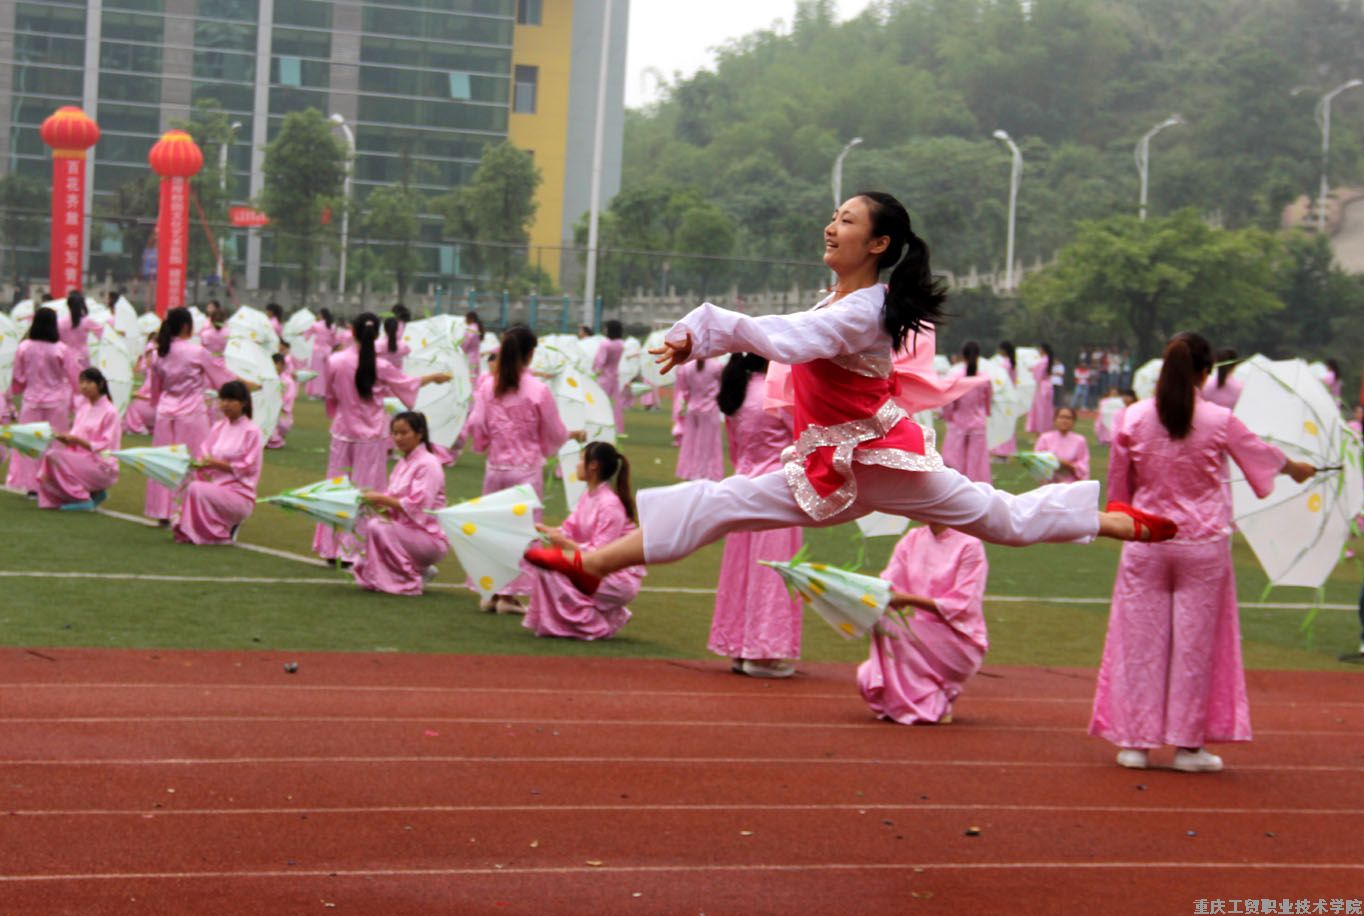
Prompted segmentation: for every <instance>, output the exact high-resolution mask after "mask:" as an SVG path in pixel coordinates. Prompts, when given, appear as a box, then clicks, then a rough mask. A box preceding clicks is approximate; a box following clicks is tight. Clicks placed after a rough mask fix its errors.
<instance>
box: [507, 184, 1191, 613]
mask: <svg viewBox="0 0 1364 916" xmlns="http://www.w3.org/2000/svg"><path fill="white" fill-rule="evenodd" d="M824 260H825V263H826V264H827V265H829V266H830V267H831V268H832V269H833V270H834V273H835V275H836V276H837V278H838V283H837V285H836V288H835V290H834V293H833V295H831V296H829V297H828V298H827V299H826V300H824V301H822V302H821V303H819V305H817V306H816V307H815V308H814V309H813V310H812V311H809V312H802V313H798V314H794V315H767V316H763V317H759V318H753V317H750V316H747V315H743V314H740V313H738V312H731V311H728V310H725V309H721V308H717V307H716V306H714V305H711V304H709V303H707V304H705V305H703V306H701V307H700V308H699V309H696V310H695V311H693V312H692V313H691V314H689V315H688V316H687V317H685V318H683V319H682V321H680V322H679V323H678V324H677V325H675V326H674V327H673V329H672V330H671V331H670V332H669V333H668V334H667V336H666V343H665V345H664V346H663V347H660V348H658V350H657V351H656V352H657V355H658V356H659V360H658V362H659V364H660V365H661V366H662V368H663V371H665V372H666V371H668V370H670V369H672V368H673V367H674V366H677V365H681V364H682V363H685V362H687V361H688V360H690V359H701V358H708V357H714V356H717V355H719V354H721V353H727V352H729V353H732V352H740V351H747V352H756V353H759V354H761V355H763V356H766V357H767V358H768V359H771V360H775V361H779V362H784V363H787V364H789V365H791V371H790V379H791V387H792V391H793V397H794V401H795V410H794V414H795V435H796V443H795V445H793V446H792V447H791V448H789V449H788V450H787V452H786V454H785V455H784V465H785V466H784V467H783V469H782V470H781V471H774V472H772V473H770V474H764V475H763V476H761V477H754V478H749V477H730V478H728V479H726V480H724V481H723V482H720V483H716V482H713V481H694V482H692V483H687V484H679V485H675V486H671V487H660V488H657V489H652V490H645V491H643V492H641V493H640V503H639V508H640V527H639V528H638V529H636V530H635V531H632V532H631V533H629V534H627V535H625V536H624V537H622V538H620V539H619V540H617V541H614V542H612V543H611V544H608V545H606V546H605V547H603V548H599V549H597V550H593V551H590V552H587V553H582V552H575V553H573V555H572V557H569V556H567V555H565V554H564V553H563V552H562V551H560V550H558V549H550V548H532V549H531V550H529V551H527V553H526V557H527V559H528V560H529V561H530V562H532V563H535V564H536V565H540V566H544V567H546V568H550V569H557V570H559V571H561V572H565V573H566V574H568V575H569V577H570V579H572V580H573V582H574V583H575V584H576V585H577V586H578V587H579V588H580V589H581V590H583V591H584V592H585V593H588V594H590V593H591V592H592V591H593V590H594V589H595V588H596V587H597V585H598V584H599V581H600V578H601V577H602V576H604V575H607V574H609V573H611V572H614V571H615V570H618V569H623V568H625V567H628V566H635V565H638V564H640V563H646V562H648V563H664V562H669V561H672V560H677V559H680V558H682V557H684V556H686V555H688V554H689V553H691V552H692V551H694V550H696V549H697V548H699V547H701V546H703V545H705V544H707V543H710V542H711V541H713V540H715V539H717V538H719V537H722V536H724V535H725V534H728V533H729V532H731V531H761V530H767V529H771V528H786V527H790V526H792V525H801V526H820V525H836V524H840V523H843V522H848V521H852V520H854V519H856V518H858V517H860V516H862V515H865V514H867V513H869V512H872V511H878V510H879V511H882V512H887V513H891V514H896V515H905V516H908V517H910V518H918V519H921V520H924V521H929V522H938V523H941V524H945V525H951V526H953V527H956V528H959V529H961V530H963V531H966V532H967V533H968V534H972V535H974V536H977V537H980V538H982V539H984V540H989V541H993V542H996V543H1005V544H1015V545H1021V544H1031V543H1037V542H1039V541H1070V542H1088V541H1090V540H1092V539H1093V538H1094V537H1095V536H1104V537H1111V538H1115V539H1118V540H1131V539H1134V538H1139V537H1140V538H1148V537H1149V538H1155V539H1168V538H1169V537H1171V536H1173V534H1174V531H1173V527H1174V526H1173V525H1172V524H1171V523H1170V522H1169V521H1168V520H1166V519H1161V518H1157V517H1154V516H1149V515H1146V514H1145V513H1141V512H1139V511H1138V510H1135V509H1131V508H1130V507H1120V508H1117V509H1115V510H1114V511H1111V512H1099V511H1097V505H1096V503H1097V502H1098V495H1099V486H1098V484H1097V483H1094V482H1092V481H1086V482H1082V483H1076V484H1066V485H1053V486H1047V487H1041V488H1039V489H1036V490H1032V491H1030V492H1028V493H1024V494H1019V495H1012V494H1009V493H1005V492H1002V491H999V490H995V489H994V488H992V487H990V486H989V485H988V484H981V483H973V482H972V481H969V480H967V479H966V478H964V477H962V476H961V475H960V474H958V473H957V472H955V471H952V470H950V469H948V468H945V467H944V466H943V464H942V460H941V458H939V457H938V453H937V451H936V449H935V448H934V447H933V441H932V432H931V430H925V429H923V428H922V427H920V426H918V425H917V424H915V423H914V422H913V421H912V420H911V419H910V415H909V412H908V411H907V410H906V408H905V407H904V406H903V404H902V403H901V402H900V401H898V400H897V396H898V397H899V398H906V397H909V398H912V400H911V401H910V406H911V407H913V408H914V409H923V408H925V407H933V406H938V405H940V404H942V403H944V402H945V401H946V400H948V399H950V398H951V397H953V396H954V395H955V394H956V393H957V392H956V389H953V390H952V391H951V392H950V393H946V394H945V393H944V392H945V391H947V389H948V388H949V387H951V386H949V385H948V384H947V383H945V382H943V380H941V379H938V378H937V377H936V373H933V372H932V370H931V368H930V367H931V359H932V351H931V349H930V348H929V347H928V346H926V344H927V340H928V337H927V335H926V334H925V333H924V331H925V330H927V329H929V328H930V327H931V322H932V321H934V320H936V319H937V318H938V316H939V314H940V311H941V303H942V300H943V298H944V296H943V292H942V289H941V287H940V285H939V282H938V281H937V280H936V279H935V278H934V277H933V275H932V271H931V269H930V267H929V263H928V246H927V245H926V244H925V243H924V242H923V240H922V239H920V238H919V237H918V236H917V235H915V234H914V233H913V231H912V229H911V228H910V223H909V214H908V213H907V212H906V211H905V209H904V207H903V205H901V204H900V203H899V201H897V200H895V198H893V197H891V196H890V195H888V194H882V193H879V192H866V193H863V194H858V195H856V196H855V197H853V198H851V199H849V200H848V201H846V202H845V203H844V204H843V205H842V206H840V207H839V209H838V211H837V212H836V214H835V215H834V218H833V219H832V220H831V221H830V223H829V225H828V226H827V227H826V229H825V253H824ZM891 267H894V270H893V271H892V273H891V277H890V283H889V285H888V286H883V285H882V284H881V283H880V282H879V279H878V276H879V272H880V271H881V270H883V269H889V268H891ZM902 348H903V352H904V354H905V355H906V357H907V358H908V359H910V361H911V362H910V365H911V366H912V367H913V368H912V369H911V370H909V371H906V372H905V373H903V374H901V373H899V372H897V369H896V363H895V357H896V354H897V353H901V352H902ZM925 357H926V358H927V359H928V360H929V361H930V362H929V364H928V366H925V365H924V364H923V361H924V358H925ZM930 376H932V378H930ZM935 399H936V400H935Z"/></svg>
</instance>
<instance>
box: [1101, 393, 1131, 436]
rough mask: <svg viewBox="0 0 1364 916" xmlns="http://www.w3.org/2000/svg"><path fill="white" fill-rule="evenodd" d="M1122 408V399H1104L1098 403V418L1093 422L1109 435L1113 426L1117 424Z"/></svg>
mask: <svg viewBox="0 0 1364 916" xmlns="http://www.w3.org/2000/svg"><path fill="white" fill-rule="evenodd" d="M1124 406H1125V405H1124V404H1123V402H1122V398H1104V399H1103V400H1101V401H1099V416H1098V419H1097V420H1096V421H1095V422H1096V423H1097V424H1100V425H1102V426H1103V427H1104V428H1105V429H1107V430H1108V431H1109V432H1110V433H1111V432H1112V431H1113V424H1114V423H1116V422H1117V420H1118V414H1120V413H1122V409H1123V407H1124Z"/></svg>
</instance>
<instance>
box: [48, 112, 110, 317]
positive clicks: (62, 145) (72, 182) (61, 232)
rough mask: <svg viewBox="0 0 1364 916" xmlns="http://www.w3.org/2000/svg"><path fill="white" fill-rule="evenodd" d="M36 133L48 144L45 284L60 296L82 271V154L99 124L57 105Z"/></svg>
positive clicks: (76, 286)
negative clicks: (48, 221)
mask: <svg viewBox="0 0 1364 916" xmlns="http://www.w3.org/2000/svg"><path fill="white" fill-rule="evenodd" d="M39 134H40V135H41V136H42V138H43V142H44V143H46V144H47V145H48V146H50V147H52V235H51V244H50V246H49V249H48V288H49V289H50V290H51V291H52V296H53V297H54V298H58V299H63V298H65V297H66V295H67V294H68V293H70V292H71V290H73V289H80V287H81V277H83V276H84V275H85V157H86V150H88V149H89V148H90V147H92V146H94V145H95V143H96V142H97V141H98V140H99V125H98V124H96V123H95V122H94V119H92V118H91V117H90V116H89V115H87V114H86V113H85V112H83V111H81V110H80V109H79V108H76V107H75V106H73V105H67V106H64V107H62V108H58V109H57V110H56V111H55V112H53V113H52V114H51V115H50V116H49V117H48V119H47V120H46V121H44V122H43V126H42V128H41V129H40V130H39Z"/></svg>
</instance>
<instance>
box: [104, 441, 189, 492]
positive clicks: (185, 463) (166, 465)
mask: <svg viewBox="0 0 1364 916" xmlns="http://www.w3.org/2000/svg"><path fill="white" fill-rule="evenodd" d="M109 454H111V455H113V456H114V457H115V458H117V459H118V460H119V461H120V462H122V463H123V464H126V465H128V466H129V467H131V468H133V469H135V470H137V471H141V472H142V473H143V474H145V475H147V476H148V477H150V478H151V479H152V480H155V481H156V482H157V483H159V484H161V485H162V486H163V487H170V488H171V489H172V490H174V489H175V488H177V487H178V486H180V484H181V483H183V482H184V480H185V476H186V475H188V474H189V465H190V458H191V456H190V453H189V449H188V448H186V447H185V446H183V445H148V446H144V447H142V448H125V449H119V450H117V451H113V452H110V453H109Z"/></svg>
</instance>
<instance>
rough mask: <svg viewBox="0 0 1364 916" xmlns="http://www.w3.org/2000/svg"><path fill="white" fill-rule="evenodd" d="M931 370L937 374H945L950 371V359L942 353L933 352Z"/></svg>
mask: <svg viewBox="0 0 1364 916" xmlns="http://www.w3.org/2000/svg"><path fill="white" fill-rule="evenodd" d="M933 371H934V372H936V373H938V374H939V375H947V373H949V372H951V371H952V360H950V359H948V358H947V356H945V355H944V354H942V353H934V354H933Z"/></svg>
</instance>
